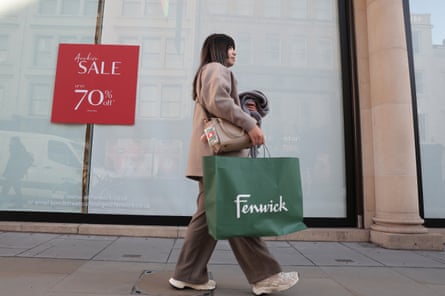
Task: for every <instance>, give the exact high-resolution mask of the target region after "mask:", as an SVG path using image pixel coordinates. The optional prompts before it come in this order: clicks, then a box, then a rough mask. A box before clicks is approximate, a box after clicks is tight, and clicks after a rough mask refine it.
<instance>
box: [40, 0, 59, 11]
mask: <svg viewBox="0 0 445 296" xmlns="http://www.w3.org/2000/svg"><path fill="white" fill-rule="evenodd" d="M39 14H41V15H56V14H57V0H40V1H39Z"/></svg>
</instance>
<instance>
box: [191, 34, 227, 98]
mask: <svg viewBox="0 0 445 296" xmlns="http://www.w3.org/2000/svg"><path fill="white" fill-rule="evenodd" d="M231 47H233V48H234V49H235V41H234V40H233V38H232V37H230V36H228V35H225V34H212V35H209V36H208V37H207V38H206V40H205V41H204V43H203V45H202V49H201V60H200V64H199V67H198V70H197V71H196V74H195V78H194V79H193V94H192V96H193V100H195V99H196V95H197V92H196V82H197V79H198V73H199V72H200V70H201V68H202V67H203V66H204V65H206V64H208V63H212V62H218V63H220V64H222V65H224V66H226V60H227V58H228V55H227V51H228V49H229V48H231Z"/></svg>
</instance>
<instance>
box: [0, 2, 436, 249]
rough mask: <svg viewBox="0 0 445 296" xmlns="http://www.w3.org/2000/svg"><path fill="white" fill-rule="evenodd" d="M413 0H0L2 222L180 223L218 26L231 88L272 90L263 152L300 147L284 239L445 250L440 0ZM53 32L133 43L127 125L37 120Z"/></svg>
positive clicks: (66, 37) (44, 103)
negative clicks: (229, 51) (296, 214)
mask: <svg viewBox="0 0 445 296" xmlns="http://www.w3.org/2000/svg"><path fill="white" fill-rule="evenodd" d="M420 2H421V1H420V0H411V1H403V0H281V1H270V0H246V1H234V0H229V1H226V0H212V1H199V0H170V1H168V0H116V1H114V0H113V1H108V0H70V1H67V0H34V1H33V0H29V1H23V2H20V3H19V4H18V3H16V2H15V1H6V3H7V4H2V5H3V6H0V104H1V106H2V108H1V109H0V133H1V137H0V141H1V144H0V149H1V151H2V153H1V154H0V155H1V156H0V170H1V173H2V178H1V186H2V192H1V200H0V220H2V221H3V223H2V224H1V225H2V228H3V229H23V227H24V226H23V225H35V224H36V222H45V223H47V225H50V226H51V225H53V226H54V225H56V223H64V224H65V225H67V226H66V227H67V228H65V229H69V227H75V226H73V225H79V224H81V225H93V224H94V225H96V224H102V227H107V226H106V225H118V226H122V227H123V225H128V227H133V228H134V227H136V226H133V225H137V227H139V229H140V227H150V228H151V229H152V228H153V227H158V228H157V229H158V230H157V231H160V232H164V233H161V234H160V235H165V234H166V233H168V232H169V231H170V229H172V228H171V227H183V226H185V225H186V224H187V221H188V219H189V217H190V215H191V214H192V213H193V211H194V207H195V198H196V190H197V188H196V187H197V186H196V184H195V183H194V182H193V181H189V180H186V179H185V177H184V172H185V164H186V160H187V153H188V146H189V143H188V140H189V133H190V123H191V116H192V112H193V101H192V99H191V82H192V80H193V76H194V71H196V67H197V65H198V63H199V51H200V47H201V44H202V42H203V40H204V39H205V37H206V36H207V35H209V34H211V33H214V32H222V33H227V34H229V35H231V36H233V37H234V39H235V41H236V51H237V64H236V66H235V67H234V68H233V72H234V74H235V76H236V77H237V80H238V84H239V89H240V90H241V91H245V90H252V89H259V90H261V91H263V92H264V93H265V94H266V95H267V96H268V98H269V100H270V106H271V112H270V114H269V115H268V116H267V117H265V118H264V121H263V129H264V131H265V133H266V135H267V145H268V148H269V150H270V151H271V154H272V156H293V157H298V158H300V162H301V174H302V184H303V204H304V215H305V222H306V224H307V225H308V226H309V230H307V231H304V232H301V233H297V234H295V235H294V236H290V238H295V239H305V238H308V239H340V240H341V239H342V238H343V239H350V240H353V239H355V240H371V241H373V242H375V243H377V244H380V245H382V246H386V247H389V248H424V249H438V248H442V243H443V237H442V235H441V234H440V232H441V228H440V227H443V225H445V223H444V222H445V198H444V194H445V187H444V174H443V171H444V166H445V160H444V158H443V150H444V149H443V147H444V145H445V138H444V136H443V134H442V133H441V132H440V131H441V128H440V127H441V125H442V123H443V121H444V119H443V118H445V117H444V116H442V115H443V113H444V108H443V106H444V104H443V103H442V100H441V98H440V95H441V86H442V83H441V80H442V78H443V77H444V76H443V73H442V72H443V69H444V66H445V65H444V64H443V61H442V60H441V56H442V55H443V54H444V51H443V48H444V47H443V45H442V44H435V41H434V40H433V37H432V36H433V35H434V34H433V33H435V31H434V29H433V28H434V26H435V21H433V18H432V17H430V16H431V15H433V16H434V14H433V11H434V12H435V13H437V11H440V9H444V10H443V11H445V8H444V7H443V6H442V4H441V3H440V1H439V2H437V1H427V2H428V4H430V5H432V6H430V8H431V7H432V8H431V10H429V7H422V5H421V4H420ZM429 2H431V3H429ZM422 3H424V4H425V2H422ZM417 9H418V11H417ZM422 9H426V10H425V11H424V10H422ZM428 10H429V11H430V12H431V13H428ZM432 22H433V23H434V24H433V23H432ZM439 34H440V33H439ZM434 36H435V35H434ZM60 43H85V44H94V43H96V44H128V45H138V46H140V56H139V61H140V62H139V68H138V71H139V72H138V73H139V74H138V91H137V106H136V123H135V125H133V126H116V125H92V124H86V125H68V124H54V123H51V122H50V116H51V114H50V113H51V104H52V95H53V93H52V92H53V88H54V75H55V67H56V62H57V51H58V45H59V44H60ZM442 65H444V66H442ZM116 87H122V88H124V87H125V85H119V86H116ZM26 159H28V161H25V160H26ZM14 223H15V224H14ZM26 223H27V224H26ZM57 225H59V224H57ZM70 225H71V226H70ZM50 226H48V227H50ZM8 227H9V228H8ZM169 227H170V228H169ZM77 229H78V228H77ZM109 229H110V228H109ZM100 231H101V230H97V231H96V232H98V233H99V232H100ZM93 232H94V231H93ZM321 232H323V234H320V233H321ZM317 233H319V234H318V235H317ZM330 233H337V236H335V235H334V236H332V235H331V234H330ZM158 234H159V233H158Z"/></svg>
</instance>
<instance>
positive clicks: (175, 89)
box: [161, 85, 183, 118]
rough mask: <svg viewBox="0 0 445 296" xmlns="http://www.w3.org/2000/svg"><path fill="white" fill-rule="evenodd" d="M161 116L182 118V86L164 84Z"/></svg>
mask: <svg viewBox="0 0 445 296" xmlns="http://www.w3.org/2000/svg"><path fill="white" fill-rule="evenodd" d="M161 98H162V103H161V116H162V117H165V118H181V110H182V109H183V108H181V106H182V102H181V98H182V88H181V86H178V85H164V86H163V87H162V92H161Z"/></svg>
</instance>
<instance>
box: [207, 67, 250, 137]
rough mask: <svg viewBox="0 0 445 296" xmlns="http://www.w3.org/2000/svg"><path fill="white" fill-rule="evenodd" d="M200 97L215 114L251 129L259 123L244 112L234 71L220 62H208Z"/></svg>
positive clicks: (247, 129)
mask: <svg viewBox="0 0 445 296" xmlns="http://www.w3.org/2000/svg"><path fill="white" fill-rule="evenodd" d="M200 83H201V88H200V97H201V100H202V102H203V103H204V106H205V107H206V108H207V110H208V111H209V112H210V113H211V114H213V115H214V116H217V117H221V118H224V119H226V120H228V121H230V122H232V123H233V124H235V125H237V126H240V127H242V128H243V129H244V130H246V131H250V130H251V129H252V128H253V127H254V126H255V124H256V123H257V122H256V120H255V119H254V118H252V117H251V116H250V115H248V114H247V113H246V112H244V111H243V110H242V109H241V107H240V104H239V98H238V95H237V93H236V81H235V78H234V76H233V73H232V71H230V70H229V69H228V68H227V67H225V66H223V65H221V64H220V63H210V64H207V65H206V67H205V68H203V70H202V74H201V79H200Z"/></svg>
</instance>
